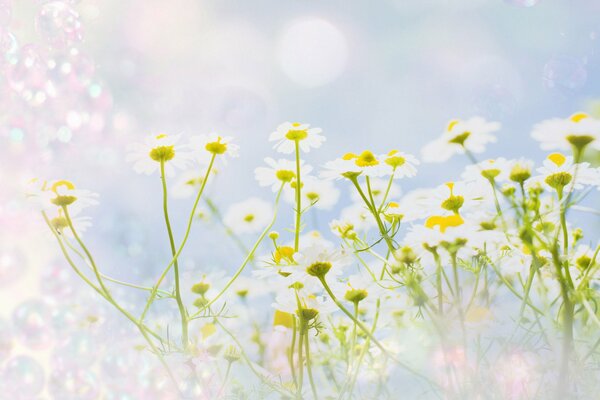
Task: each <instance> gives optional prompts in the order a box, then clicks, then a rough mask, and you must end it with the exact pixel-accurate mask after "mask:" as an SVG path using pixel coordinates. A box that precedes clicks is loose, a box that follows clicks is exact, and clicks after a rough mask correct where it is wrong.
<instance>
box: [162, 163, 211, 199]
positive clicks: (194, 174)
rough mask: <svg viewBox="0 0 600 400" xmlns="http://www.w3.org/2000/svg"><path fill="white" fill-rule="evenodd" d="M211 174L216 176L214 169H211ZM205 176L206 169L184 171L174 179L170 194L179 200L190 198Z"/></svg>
mask: <svg viewBox="0 0 600 400" xmlns="http://www.w3.org/2000/svg"><path fill="white" fill-rule="evenodd" d="M211 174H212V175H216V174H217V171H216V169H214V168H213V169H211ZM205 176H206V168H201V169H199V170H198V169H195V170H188V171H184V172H183V173H182V174H181V175H180V176H179V177H178V178H177V179H176V181H175V183H174V184H173V187H172V189H171V192H170V193H171V194H172V195H173V197H175V198H179V199H183V198H187V197H191V196H192V195H194V194H196V193H197V192H198V190H199V189H200V186H201V185H202V181H203V180H204V177H205ZM207 183H208V182H207Z"/></svg>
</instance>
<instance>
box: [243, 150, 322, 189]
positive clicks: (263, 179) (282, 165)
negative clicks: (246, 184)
mask: <svg viewBox="0 0 600 400" xmlns="http://www.w3.org/2000/svg"><path fill="white" fill-rule="evenodd" d="M265 163H266V164H267V165H268V167H257V168H256V169H255V170H254V177H255V178H256V180H257V181H258V184H259V185H260V186H271V189H272V190H273V191H274V192H276V191H278V190H279V187H280V186H281V184H282V183H288V182H292V181H293V180H295V179H296V162H295V161H291V160H284V159H280V160H277V161H275V160H274V159H272V158H269V157H267V158H265ZM311 171H312V167H311V166H310V165H306V164H304V161H302V160H301V161H300V174H301V175H302V176H305V175H308V174H309V173H310V172H311ZM302 183H303V184H305V182H304V180H303V182H302Z"/></svg>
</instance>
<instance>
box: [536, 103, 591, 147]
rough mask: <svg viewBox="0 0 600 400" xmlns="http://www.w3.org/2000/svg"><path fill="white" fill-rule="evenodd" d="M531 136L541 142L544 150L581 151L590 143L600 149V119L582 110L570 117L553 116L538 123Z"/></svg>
mask: <svg viewBox="0 0 600 400" xmlns="http://www.w3.org/2000/svg"><path fill="white" fill-rule="evenodd" d="M531 137H533V138H534V139H535V140H537V141H538V142H540V147H541V148H542V150H570V149H572V148H576V149H579V150H580V151H581V150H582V149H583V148H584V147H585V146H587V145H588V144H591V145H592V146H593V147H594V148H595V149H597V150H600V140H598V139H599V138H600V120H597V119H595V118H592V117H590V116H589V115H587V114H585V113H582V112H579V113H576V114H573V115H572V116H571V117H569V118H552V119H548V120H546V121H542V122H540V123H538V124H536V125H535V126H534V127H533V131H532V132H531Z"/></svg>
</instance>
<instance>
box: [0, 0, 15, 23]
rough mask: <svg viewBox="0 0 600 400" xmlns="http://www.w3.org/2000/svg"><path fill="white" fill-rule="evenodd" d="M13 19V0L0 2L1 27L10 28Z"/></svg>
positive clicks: (1, 0) (0, 0)
mask: <svg viewBox="0 0 600 400" xmlns="http://www.w3.org/2000/svg"><path fill="white" fill-rule="evenodd" d="M11 18H12V0H0V26H8V24H10V20H11Z"/></svg>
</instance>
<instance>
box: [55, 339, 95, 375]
mask: <svg viewBox="0 0 600 400" xmlns="http://www.w3.org/2000/svg"><path fill="white" fill-rule="evenodd" d="M99 352H100V349H99V348H98V343H97V342H96V341H95V340H94V339H93V338H92V337H91V336H90V335H89V334H88V333H85V332H76V333H73V334H70V335H69V336H68V338H67V339H66V340H65V341H64V342H62V343H61V344H59V345H58V346H56V347H55V348H54V351H53V360H54V363H55V364H57V365H60V366H63V367H73V368H78V367H84V366H86V365H91V364H93V363H94V362H95V360H96V358H97V355H98V353H99Z"/></svg>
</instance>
